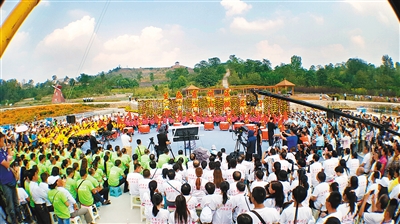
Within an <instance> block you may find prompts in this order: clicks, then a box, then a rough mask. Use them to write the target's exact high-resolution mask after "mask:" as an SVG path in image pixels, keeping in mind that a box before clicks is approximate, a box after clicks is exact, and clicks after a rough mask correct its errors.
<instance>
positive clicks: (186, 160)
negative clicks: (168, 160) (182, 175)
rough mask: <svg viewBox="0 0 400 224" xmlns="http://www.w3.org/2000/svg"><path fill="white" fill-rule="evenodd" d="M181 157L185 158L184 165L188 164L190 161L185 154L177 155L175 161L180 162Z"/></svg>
mask: <svg viewBox="0 0 400 224" xmlns="http://www.w3.org/2000/svg"><path fill="white" fill-rule="evenodd" d="M179 158H183V164H182V165H186V163H187V162H188V161H189V159H188V157H186V156H184V155H178V156H177V157H175V162H178V159H179Z"/></svg>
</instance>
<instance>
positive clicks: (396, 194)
mask: <svg viewBox="0 0 400 224" xmlns="http://www.w3.org/2000/svg"><path fill="white" fill-rule="evenodd" d="M399 194H400V185H397V186H395V187H394V188H393V189H392V192H390V194H389V197H390V199H393V198H394V199H396V200H397V201H399Z"/></svg>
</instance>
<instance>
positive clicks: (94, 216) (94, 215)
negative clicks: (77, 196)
mask: <svg viewBox="0 0 400 224" xmlns="http://www.w3.org/2000/svg"><path fill="white" fill-rule="evenodd" d="M81 207H82V208H87V209H88V210H89V213H90V215H91V216H92V219H93V221H94V220H96V219H99V218H100V213H99V210H98V209H97V206H96V205H95V204H93V205H92V206H85V205H81Z"/></svg>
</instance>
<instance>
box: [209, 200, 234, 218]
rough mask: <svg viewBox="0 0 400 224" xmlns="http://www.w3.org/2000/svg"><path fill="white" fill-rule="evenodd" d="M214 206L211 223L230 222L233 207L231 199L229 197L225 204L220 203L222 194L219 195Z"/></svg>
mask: <svg viewBox="0 0 400 224" xmlns="http://www.w3.org/2000/svg"><path fill="white" fill-rule="evenodd" d="M216 206H217V210H216V211H215V212H214V215H213V223H232V210H233V209H234V208H235V207H234V204H233V201H232V200H231V199H230V198H229V199H228V201H227V202H226V203H225V204H222V195H219V201H218V203H217V204H216Z"/></svg>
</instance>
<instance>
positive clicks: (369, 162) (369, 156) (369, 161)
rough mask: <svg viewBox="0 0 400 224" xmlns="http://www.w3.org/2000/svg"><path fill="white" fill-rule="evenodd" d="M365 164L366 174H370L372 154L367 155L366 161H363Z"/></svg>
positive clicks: (365, 156)
mask: <svg viewBox="0 0 400 224" xmlns="http://www.w3.org/2000/svg"><path fill="white" fill-rule="evenodd" d="M362 163H364V172H366V173H369V171H370V169H371V153H370V152H369V153H367V154H365V155H364V159H363V161H362Z"/></svg>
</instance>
